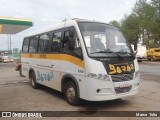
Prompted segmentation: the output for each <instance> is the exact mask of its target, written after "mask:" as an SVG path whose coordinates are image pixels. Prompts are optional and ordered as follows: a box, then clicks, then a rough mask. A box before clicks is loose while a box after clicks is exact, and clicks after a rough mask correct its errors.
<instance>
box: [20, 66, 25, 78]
mask: <svg viewBox="0 0 160 120" xmlns="http://www.w3.org/2000/svg"><path fill="white" fill-rule="evenodd" d="M19 75H20V76H21V77H25V76H24V75H23V74H22V68H20V70H19Z"/></svg>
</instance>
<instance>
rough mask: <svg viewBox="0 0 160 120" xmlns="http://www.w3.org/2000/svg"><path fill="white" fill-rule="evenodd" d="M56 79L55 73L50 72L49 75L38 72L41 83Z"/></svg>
mask: <svg viewBox="0 0 160 120" xmlns="http://www.w3.org/2000/svg"><path fill="white" fill-rule="evenodd" d="M53 78H54V74H53V71H51V72H48V73H47V74H45V73H41V72H40V71H37V80H41V81H45V80H47V81H51V80H52V79H53Z"/></svg>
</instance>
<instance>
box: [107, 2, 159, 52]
mask: <svg viewBox="0 0 160 120" xmlns="http://www.w3.org/2000/svg"><path fill="white" fill-rule="evenodd" d="M110 23H111V24H113V25H115V26H116V27H119V28H120V29H121V30H122V31H123V33H124V35H125V36H126V38H127V39H128V40H129V41H130V42H131V43H132V44H134V45H135V49H137V48H136V45H137V43H139V42H140V41H141V42H142V44H144V45H146V46H147V47H148V48H149V47H160V0H151V1H150V2H147V0H139V1H137V2H136V3H135V6H134V8H133V10H132V13H131V14H130V15H128V16H126V15H125V16H124V18H123V19H122V21H121V22H120V23H118V22H117V21H112V22H110Z"/></svg>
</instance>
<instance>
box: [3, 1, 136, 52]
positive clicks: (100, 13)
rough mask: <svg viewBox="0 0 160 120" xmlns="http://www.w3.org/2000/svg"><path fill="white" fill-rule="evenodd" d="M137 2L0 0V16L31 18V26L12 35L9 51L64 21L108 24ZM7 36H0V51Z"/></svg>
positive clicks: (5, 46)
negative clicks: (33, 33) (26, 37)
mask: <svg viewBox="0 0 160 120" xmlns="http://www.w3.org/2000/svg"><path fill="white" fill-rule="evenodd" d="M135 2H136V0H0V16H6V17H13V18H14V17H15V18H31V19H32V20H33V23H34V26H33V27H32V28H29V29H28V30H25V31H23V32H21V33H18V34H16V35H12V48H15V47H18V48H21V45H22V41H23V36H24V35H25V34H26V33H28V32H31V31H34V30H37V29H39V28H43V27H47V26H50V25H55V24H57V23H59V22H61V21H62V20H64V19H72V18H84V19H90V20H97V21H102V22H106V23H109V22H110V21H113V20H117V21H120V20H121V19H122V18H123V17H124V14H130V12H131V10H132V8H133V7H134V4H135ZM7 39H8V38H7V35H2V34H0V50H2V49H8V44H7V43H8V40H7Z"/></svg>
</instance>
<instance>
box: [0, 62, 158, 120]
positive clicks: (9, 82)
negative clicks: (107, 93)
mask: <svg viewBox="0 0 160 120" xmlns="http://www.w3.org/2000/svg"><path fill="white" fill-rule="evenodd" d="M157 66H158V68H157ZM145 67H150V68H151V69H150V71H151V72H150V71H149V70H148V71H146V70H145ZM154 67H155V69H156V70H158V71H159V68H160V63H157V64H155V63H146V62H145V63H140V68H141V81H140V88H139V93H138V94H137V95H135V96H132V97H127V98H123V99H121V100H112V101H103V102H89V101H83V102H82V104H81V105H80V106H76V107H75V106H71V105H68V104H67V103H66V101H65V100H64V95H63V94H61V93H59V92H57V91H55V90H52V89H50V88H47V87H41V89H32V87H31V85H30V81H29V80H28V78H26V77H20V76H19V74H18V72H17V71H15V63H0V111H95V112H96V111H160V73H159V72H160V71H159V72H157V74H153V73H152V72H153V70H152V69H154ZM147 69H148V68H147ZM154 73H155V72H154ZM62 116H63V115H62ZM1 119H2V118H0V120H1ZM3 119H6V118H3ZM10 119H11V118H10ZM12 119H16V120H17V118H12ZM20 119H21V118H20ZM24 119H33V118H24ZM34 119H38V120H45V119H53V118H34ZM54 119H62V120H71V119H76V120H82V119H86V120H88V119H91V120H102V119H103V120H104V119H110V120H119V119H120V118H119V117H116V118H113V117H112V118H110V117H85V118H84V117H74V118H73V117H61V118H59V117H54ZM121 119H123V120H133V119H134V120H155V119H159V118H157V117H150V118H146V117H140V118H138V117H135V118H131V117H129V118H127V117H125V118H121Z"/></svg>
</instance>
